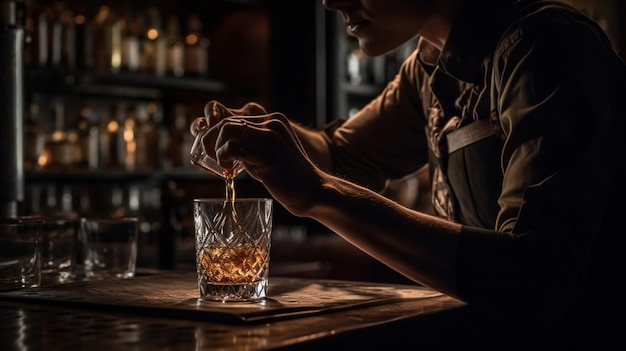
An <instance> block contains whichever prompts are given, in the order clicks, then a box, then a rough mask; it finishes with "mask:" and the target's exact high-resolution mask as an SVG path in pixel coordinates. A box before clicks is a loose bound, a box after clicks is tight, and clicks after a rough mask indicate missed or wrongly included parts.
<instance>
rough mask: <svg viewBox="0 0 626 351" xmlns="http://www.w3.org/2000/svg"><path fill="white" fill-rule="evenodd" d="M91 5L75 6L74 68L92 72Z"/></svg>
mask: <svg viewBox="0 0 626 351" xmlns="http://www.w3.org/2000/svg"><path fill="white" fill-rule="evenodd" d="M93 6H94V5H93V3H91V2H90V3H89V4H88V5H87V6H83V5H77V10H76V16H75V17H74V23H75V33H76V34H75V38H76V41H75V46H76V48H75V52H76V68H78V69H83V70H92V69H93V68H94V65H95V57H94V51H95V44H94V24H93V13H94V9H93Z"/></svg>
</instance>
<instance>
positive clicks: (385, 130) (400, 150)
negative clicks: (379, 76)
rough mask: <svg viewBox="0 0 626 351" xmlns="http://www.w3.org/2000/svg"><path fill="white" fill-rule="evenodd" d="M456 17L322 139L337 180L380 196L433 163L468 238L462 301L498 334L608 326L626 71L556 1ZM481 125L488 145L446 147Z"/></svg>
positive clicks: (479, 3)
mask: <svg viewBox="0 0 626 351" xmlns="http://www.w3.org/2000/svg"><path fill="white" fill-rule="evenodd" d="M464 4H465V6H466V7H465V8H464V9H462V11H461V14H460V16H459V18H458V19H457V21H456V22H455V24H454V25H453V27H452V31H451V33H450V35H449V37H448V40H447V42H446V44H445V47H444V49H443V50H442V52H438V51H437V50H436V49H435V48H434V47H432V46H430V45H429V44H428V43H426V42H425V41H423V40H420V42H419V44H418V47H417V50H416V51H415V52H414V53H413V54H412V55H411V56H410V57H409V58H408V59H407V60H406V61H405V62H404V64H403V65H402V67H401V69H400V71H399V74H398V75H397V76H396V77H395V79H394V80H393V81H391V82H390V83H389V84H388V85H387V86H386V88H385V89H384V91H383V92H382V93H381V94H380V96H378V97H377V98H376V99H374V100H373V101H372V102H371V103H369V104H368V105H366V106H365V107H364V108H363V109H362V110H360V111H359V112H358V113H357V114H355V115H354V116H353V117H351V118H350V119H348V120H347V121H345V122H343V123H342V124H341V125H339V126H337V125H335V126H334V127H333V128H329V129H328V131H327V132H328V140H329V143H330V148H331V150H332V154H333V171H334V172H335V173H336V174H337V175H339V176H341V177H345V178H347V179H350V180H353V181H355V182H357V183H359V184H362V185H365V186H367V187H370V188H372V189H374V190H377V191H379V190H382V189H383V188H384V186H385V184H386V181H387V180H388V179H394V178H400V177H403V176H405V175H408V174H410V173H412V172H414V171H416V170H418V169H419V168H421V167H422V166H423V165H425V164H427V163H428V164H430V170H431V182H432V197H433V207H434V210H435V212H436V213H437V214H438V215H440V216H442V217H445V218H448V219H450V220H453V221H456V222H458V223H461V224H463V225H464V227H463V231H462V234H461V246H460V249H459V267H458V271H459V280H460V281H459V286H460V290H461V293H462V294H463V296H462V297H463V299H464V300H465V301H467V302H469V304H470V305H476V306H486V307H490V308H493V310H494V311H500V312H496V313H495V314H494V318H495V320H496V323H497V319H498V318H504V317H503V316H506V317H508V319H503V321H505V320H507V321H508V320H509V319H510V318H511V317H512V318H513V319H516V321H517V322H518V323H519V325H518V327H522V328H523V327H525V326H529V325H541V324H546V325H550V324H552V323H554V322H555V321H559V320H562V319H571V316H572V315H577V316H583V315H584V316H586V317H589V318H592V317H590V313H595V314H598V316H600V315H606V314H607V313H609V314H610V313H612V312H611V311H612V309H613V307H614V306H612V305H611V303H612V302H606V301H599V300H601V299H602V298H605V297H606V295H604V294H605V293H606V289H607V287H609V286H610V285H609V284H611V283H612V282H615V280H616V277H617V276H618V275H623V273H622V272H621V271H616V269H617V268H618V267H619V266H623V260H621V259H620V255H619V254H618V251H617V249H616V247H617V243H619V242H621V236H622V235H623V232H624V230H623V228H619V222H617V221H618V220H619V219H618V218H619V217H618V216H619V215H622V214H623V213H624V204H623V201H621V200H622V199H626V195H625V194H626V192H625V190H624V180H626V177H625V171H624V163H626V152H625V150H624V144H625V143H623V142H622V141H621V140H622V138H623V137H624V136H623V134H624V132H625V129H624V119H625V118H626V109H625V108H624V100H626V89H625V88H624V87H625V85H626V68H625V67H624V64H623V62H622V61H621V60H620V58H619V57H618V56H617V54H616V53H615V51H614V50H613V48H612V46H611V43H610V42H609V41H608V39H607V37H606V35H605V34H604V32H603V31H602V29H601V28H600V27H598V26H597V25H596V24H595V23H594V22H592V21H591V20H590V19H589V18H587V17H586V16H584V15H583V14H582V13H580V12H578V11H576V10H574V9H572V8H570V7H567V6H565V5H563V4H561V3H558V2H548V1H531V0H522V1H510V0H474V1H469V0H468V1H465V2H464ZM475 123H481V124H482V126H483V127H482V129H477V130H479V132H480V133H479V134H480V135H482V136H481V137H480V138H478V139H477V140H475V141H473V142H471V143H470V144H469V145H465V146H463V147H461V148H458V149H457V147H458V146H457V145H456V144H455V143H454V142H451V135H452V134H453V133H457V134H458V132H459V131H461V130H463V129H464V128H467V127H468V126H471V125H476V124H475ZM490 128H491V129H490ZM466 130H467V129H466ZM469 134H472V133H471V132H470V133H469ZM616 227H617V228H618V229H614V228H616ZM618 263H619V264H618ZM511 302H514V303H511ZM602 303H605V304H604V305H603V304H602ZM592 304H593V306H594V307H590V306H592ZM581 306H583V307H584V308H583V307H581ZM581 308H583V309H584V310H585V311H584V312H582V310H581ZM586 317H585V318H586ZM585 318H580V319H585Z"/></svg>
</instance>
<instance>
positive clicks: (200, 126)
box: [189, 117, 209, 138]
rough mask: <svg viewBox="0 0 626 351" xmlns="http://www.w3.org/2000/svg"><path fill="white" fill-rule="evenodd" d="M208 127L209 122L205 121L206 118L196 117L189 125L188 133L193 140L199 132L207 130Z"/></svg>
mask: <svg viewBox="0 0 626 351" xmlns="http://www.w3.org/2000/svg"><path fill="white" fill-rule="evenodd" d="M208 127H209V122H208V121H207V120H206V117H198V118H196V119H194V120H193V122H191V124H190V125H189V132H190V133H191V135H193V136H194V138H195V137H196V136H197V135H198V133H199V132H200V131H201V130H204V129H207V128H208Z"/></svg>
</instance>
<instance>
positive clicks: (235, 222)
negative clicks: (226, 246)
mask: <svg viewBox="0 0 626 351" xmlns="http://www.w3.org/2000/svg"><path fill="white" fill-rule="evenodd" d="M228 171H229V170H225V171H224V182H225V185H226V192H225V194H226V196H225V198H224V207H223V209H222V218H223V220H222V228H223V232H224V233H229V234H230V235H233V234H235V233H241V232H243V231H244V228H243V226H242V225H241V223H239V219H238V217H237V211H236V210H235V175H234V174H231V172H228ZM230 235H229V236H230Z"/></svg>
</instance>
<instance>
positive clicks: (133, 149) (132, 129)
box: [122, 106, 138, 171]
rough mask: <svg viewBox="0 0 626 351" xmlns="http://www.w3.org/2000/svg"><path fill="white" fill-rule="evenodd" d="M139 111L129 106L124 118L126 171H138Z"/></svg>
mask: <svg viewBox="0 0 626 351" xmlns="http://www.w3.org/2000/svg"><path fill="white" fill-rule="evenodd" d="M137 124H138V121H137V109H136V107H135V106H129V107H128V108H127V109H126V115H125V116H124V123H123V127H122V128H123V130H122V133H123V134H122V135H123V138H124V150H123V157H122V160H123V162H124V169H125V170H126V171H134V170H136V169H137Z"/></svg>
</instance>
